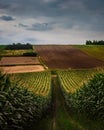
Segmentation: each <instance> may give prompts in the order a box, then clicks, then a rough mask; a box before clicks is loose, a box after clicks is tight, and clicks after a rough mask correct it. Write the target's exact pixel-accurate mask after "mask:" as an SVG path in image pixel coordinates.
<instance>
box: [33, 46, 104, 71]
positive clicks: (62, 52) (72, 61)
mask: <svg viewBox="0 0 104 130" xmlns="http://www.w3.org/2000/svg"><path fill="white" fill-rule="evenodd" d="M35 48H36V51H37V52H38V54H39V55H40V57H41V58H42V60H43V62H44V63H45V64H46V65H47V66H48V67H49V68H52V69H55V68H59V69H68V68H72V69H79V68H93V67H101V66H104V62H103V61H100V60H97V59H95V58H93V57H91V56H89V55H87V54H86V53H84V52H82V51H81V50H79V49H77V48H74V47H72V46H68V45H36V46H35Z"/></svg>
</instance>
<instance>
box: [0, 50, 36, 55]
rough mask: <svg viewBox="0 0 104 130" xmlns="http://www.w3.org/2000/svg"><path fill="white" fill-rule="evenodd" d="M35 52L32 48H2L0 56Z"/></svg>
mask: <svg viewBox="0 0 104 130" xmlns="http://www.w3.org/2000/svg"><path fill="white" fill-rule="evenodd" d="M32 52H34V51H33V50H32V49H30V50H2V51H1V52H0V56H22V55H23V54H24V53H32Z"/></svg>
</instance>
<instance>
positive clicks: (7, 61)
mask: <svg viewBox="0 0 104 130" xmlns="http://www.w3.org/2000/svg"><path fill="white" fill-rule="evenodd" d="M39 64H40V62H39V60H38V58H37V57H3V58H2V59H1V61H0V66H7V65H9V66H10V65H39Z"/></svg>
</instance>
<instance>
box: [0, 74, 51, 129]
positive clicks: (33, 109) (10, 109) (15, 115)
mask: <svg viewBox="0 0 104 130" xmlns="http://www.w3.org/2000/svg"><path fill="white" fill-rule="evenodd" d="M48 103H49V99H47V98H46V97H41V96H36V95H34V94H33V93H32V92H29V91H28V90H27V89H25V88H19V87H18V86H17V85H16V84H14V85H13V84H12V85H11V82H10V80H9V77H8V76H6V75H3V74H2V73H1V72H0V130H19V129H24V128H25V127H26V126H29V125H30V124H31V122H33V121H34V122H35V121H37V120H38V119H39V118H40V117H41V116H42V112H43V110H46V108H47V105H48Z"/></svg>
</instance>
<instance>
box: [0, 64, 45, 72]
mask: <svg viewBox="0 0 104 130" xmlns="http://www.w3.org/2000/svg"><path fill="white" fill-rule="evenodd" d="M0 70H2V71H3V72H4V73H8V74H9V73H26V72H40V71H44V67H43V66H42V65H28V66H27V65H25V66H8V67H0Z"/></svg>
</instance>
